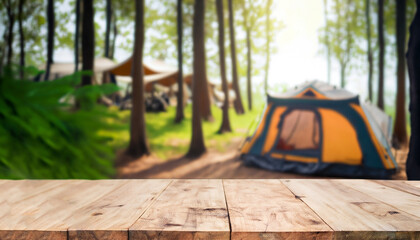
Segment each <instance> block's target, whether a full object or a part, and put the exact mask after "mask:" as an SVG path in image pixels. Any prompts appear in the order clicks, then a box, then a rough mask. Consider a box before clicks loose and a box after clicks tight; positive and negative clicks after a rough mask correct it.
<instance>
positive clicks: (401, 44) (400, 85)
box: [393, 0, 408, 147]
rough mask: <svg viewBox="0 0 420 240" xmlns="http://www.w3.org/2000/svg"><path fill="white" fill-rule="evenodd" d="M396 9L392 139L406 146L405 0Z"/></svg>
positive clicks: (399, 1)
mask: <svg viewBox="0 0 420 240" xmlns="http://www.w3.org/2000/svg"><path fill="white" fill-rule="evenodd" d="M396 3H397V7H396V8H397V11H396V21H397V23H396V39H397V97H396V107H397V109H396V113H395V125H394V133H393V140H394V145H395V146H397V147H400V146H406V144H407V140H408V139H407V128H406V124H407V123H406V117H405V68H406V65H405V57H404V53H405V45H406V33H407V32H406V6H407V3H406V0H398V1H396Z"/></svg>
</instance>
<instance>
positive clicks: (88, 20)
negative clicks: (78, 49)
mask: <svg viewBox="0 0 420 240" xmlns="http://www.w3.org/2000/svg"><path fill="white" fill-rule="evenodd" d="M94 14H95V12H94V9H93V0H83V21H82V64H83V66H82V69H83V71H92V76H83V77H82V86H85V85H92V78H93V70H94V66H93V65H94V58H95V26H94Z"/></svg>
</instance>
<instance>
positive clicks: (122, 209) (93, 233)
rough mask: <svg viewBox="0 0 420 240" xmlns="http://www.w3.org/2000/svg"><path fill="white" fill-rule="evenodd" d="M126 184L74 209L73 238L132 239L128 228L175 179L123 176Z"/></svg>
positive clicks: (71, 230)
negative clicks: (129, 178)
mask: <svg viewBox="0 0 420 240" xmlns="http://www.w3.org/2000/svg"><path fill="white" fill-rule="evenodd" d="M119 181H121V182H122V184H121V185H120V186H119V187H118V188H116V189H114V190H113V191H111V192H109V193H107V194H106V195H104V196H103V197H102V198H100V199H98V200H97V201H94V202H91V203H90V204H88V205H86V206H84V207H83V208H80V209H79V210H78V211H76V212H74V214H73V215H72V218H75V219H77V222H75V223H73V224H72V225H71V226H70V227H69V239H105V240H106V239H112V240H114V239H115V240H120V239H121V240H123V239H125V240H126V239H128V228H129V227H130V226H131V225H132V224H133V223H134V222H135V221H136V220H137V219H138V218H140V216H141V215H142V214H143V212H144V211H145V210H146V209H147V207H149V205H150V204H151V203H152V202H153V201H154V200H155V199H156V197H157V196H158V195H159V194H160V193H161V192H162V191H163V190H164V189H165V188H166V187H167V186H168V185H169V183H170V182H171V180H152V179H149V180H119Z"/></svg>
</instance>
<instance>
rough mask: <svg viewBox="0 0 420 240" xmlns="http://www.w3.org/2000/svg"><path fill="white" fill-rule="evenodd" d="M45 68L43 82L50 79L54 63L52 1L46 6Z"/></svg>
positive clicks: (53, 14)
mask: <svg viewBox="0 0 420 240" xmlns="http://www.w3.org/2000/svg"><path fill="white" fill-rule="evenodd" d="M47 25H48V34H47V66H46V69H45V75H44V81H48V80H49V78H50V70H51V64H52V63H53V62H54V59H53V57H54V34H55V11H54V0H48V5H47Z"/></svg>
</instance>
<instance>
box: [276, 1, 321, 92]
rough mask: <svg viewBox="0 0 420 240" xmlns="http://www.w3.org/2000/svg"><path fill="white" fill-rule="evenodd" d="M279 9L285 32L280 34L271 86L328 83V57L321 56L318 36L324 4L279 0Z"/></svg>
mask: <svg viewBox="0 0 420 240" xmlns="http://www.w3.org/2000/svg"><path fill="white" fill-rule="evenodd" d="M277 6H278V7H277V9H276V12H277V14H278V15H277V17H278V18H279V19H280V20H281V21H282V22H283V23H284V25H285V28H283V29H282V30H281V31H280V32H279V33H278V34H277V39H276V43H275V44H276V45H277V49H278V52H277V53H276V54H275V55H274V56H273V57H272V61H271V63H270V64H271V65H270V74H269V80H270V83H273V84H275V83H280V84H286V85H295V84H299V83H302V82H304V81H306V80H314V79H318V80H326V63H325V57H324V56H322V55H321V54H320V52H319V49H320V45H319V43H318V34H317V31H318V29H319V28H320V27H322V25H323V21H324V18H323V17H324V16H323V8H322V7H323V5H322V0H307V1H305V2H303V1H302V0H300V1H290V0H279V1H278V5H277Z"/></svg>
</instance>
